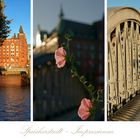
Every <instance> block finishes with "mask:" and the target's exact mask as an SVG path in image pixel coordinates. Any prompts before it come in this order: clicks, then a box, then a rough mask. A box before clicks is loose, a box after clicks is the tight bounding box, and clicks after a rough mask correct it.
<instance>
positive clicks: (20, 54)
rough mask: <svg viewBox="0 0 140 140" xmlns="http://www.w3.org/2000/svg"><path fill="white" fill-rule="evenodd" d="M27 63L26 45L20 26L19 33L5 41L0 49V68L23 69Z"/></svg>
mask: <svg viewBox="0 0 140 140" xmlns="http://www.w3.org/2000/svg"><path fill="white" fill-rule="evenodd" d="M27 63H28V45H27V41H26V37H25V33H24V32H23V29H22V26H20V28H19V33H18V35H17V36H16V34H14V36H13V37H12V38H10V39H6V40H5V41H4V42H3V45H2V46H1V47H0V67H3V68H5V69H11V68H25V67H26V65H27Z"/></svg>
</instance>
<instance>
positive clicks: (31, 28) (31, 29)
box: [30, 0, 33, 121]
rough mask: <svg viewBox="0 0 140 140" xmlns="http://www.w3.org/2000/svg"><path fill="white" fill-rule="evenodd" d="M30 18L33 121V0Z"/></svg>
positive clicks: (31, 119)
mask: <svg viewBox="0 0 140 140" xmlns="http://www.w3.org/2000/svg"><path fill="white" fill-rule="evenodd" d="M30 15H31V16H30V17H31V18H30V20H31V23H30V26H31V27H30V31H31V33H30V34H31V39H30V41H31V43H30V44H31V45H30V47H31V64H30V68H31V69H30V71H31V77H30V78H31V79H30V81H31V83H30V89H31V90H30V91H31V92H30V97H31V99H30V103H31V106H30V113H31V114H30V121H33V0H30Z"/></svg>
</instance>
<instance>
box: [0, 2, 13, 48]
mask: <svg viewBox="0 0 140 140" xmlns="http://www.w3.org/2000/svg"><path fill="white" fill-rule="evenodd" d="M3 9H4V7H2V6H1V4H0V46H1V45H2V43H3V41H4V40H5V39H6V38H7V37H8V35H9V33H10V27H9V24H10V23H11V20H7V16H5V15H4V12H3Z"/></svg>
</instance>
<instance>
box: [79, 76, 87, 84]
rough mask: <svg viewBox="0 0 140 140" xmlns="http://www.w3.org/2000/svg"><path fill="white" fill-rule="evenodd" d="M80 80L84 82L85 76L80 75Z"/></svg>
mask: <svg viewBox="0 0 140 140" xmlns="http://www.w3.org/2000/svg"><path fill="white" fill-rule="evenodd" d="M80 81H81V82H82V83H84V82H85V81H86V78H85V77H84V76H83V75H82V76H81V77H80Z"/></svg>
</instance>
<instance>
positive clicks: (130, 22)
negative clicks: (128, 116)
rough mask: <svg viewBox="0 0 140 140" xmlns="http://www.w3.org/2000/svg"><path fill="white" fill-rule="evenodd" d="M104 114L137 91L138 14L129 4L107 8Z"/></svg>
mask: <svg viewBox="0 0 140 140" xmlns="http://www.w3.org/2000/svg"><path fill="white" fill-rule="evenodd" d="M107 42H108V60H107V62H108V85H107V90H108V91H107V92H108V104H107V109H108V116H110V115H112V114H113V113H114V112H115V111H116V110H118V109H119V108H120V107H122V106H123V105H124V104H126V102H128V101H129V100H131V99H132V98H133V97H134V96H135V95H136V94H137V93H138V92H139V91H140V13H139V12H138V11H137V10H136V9H134V8H130V7H113V8H109V9H108V17H107Z"/></svg>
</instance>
